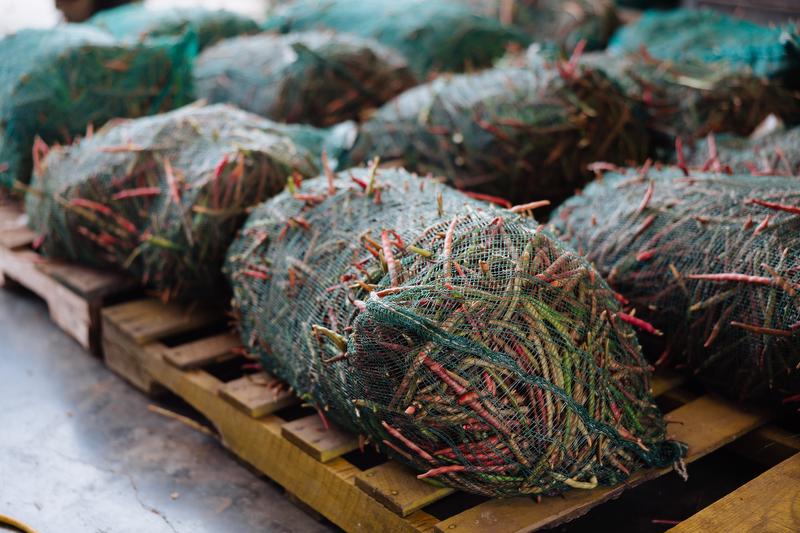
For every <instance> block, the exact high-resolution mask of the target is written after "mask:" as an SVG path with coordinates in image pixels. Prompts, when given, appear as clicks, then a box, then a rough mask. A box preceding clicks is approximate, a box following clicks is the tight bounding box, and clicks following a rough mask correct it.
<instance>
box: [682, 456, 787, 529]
mask: <svg viewBox="0 0 800 533" xmlns="http://www.w3.org/2000/svg"><path fill="white" fill-rule="evenodd" d="M729 531H742V532H744V531H752V532H754V533H755V532H759V533H760V532H762V531H768V532H770V533H784V532H785V533H796V532H797V531H800V454H796V455H794V456H792V457H790V458H789V459H786V460H785V461H784V462H782V463H780V464H779V465H777V466H775V467H773V468H770V469H769V470H767V471H766V472H764V473H763V474H761V475H760V476H758V477H757V478H755V479H753V480H752V481H750V482H748V483H746V484H744V485H743V486H741V487H739V488H738V489H736V490H735V491H733V492H731V493H730V494H728V495H727V496H725V497H723V498H722V499H720V500H719V501H717V502H715V503H713V504H711V505H709V506H708V507H706V508H705V509H703V510H702V511H700V512H699V513H697V514H695V515H694V516H692V517H690V518H689V519H688V520H685V521H683V522H681V523H680V524H678V525H677V526H675V527H674V528H672V529H670V532H671V533H701V532H702V533H728V532H729Z"/></svg>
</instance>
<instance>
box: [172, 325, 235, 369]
mask: <svg viewBox="0 0 800 533" xmlns="http://www.w3.org/2000/svg"><path fill="white" fill-rule="evenodd" d="M241 344H242V342H241V340H240V339H239V337H238V336H236V335H234V334H233V333H220V334H219V335H213V336H211V337H205V338H203V339H199V340H196V341H194V342H190V343H187V344H181V345H180V346H176V347H175V348H170V349H167V350H165V351H164V359H166V360H167V361H168V362H169V363H172V364H173V365H175V366H176V367H178V368H180V369H182V370H187V369H189V368H198V367H201V366H204V365H207V364H209V363H220V362H223V361H225V360H227V359H230V358H231V357H233V356H234V354H233V352H232V350H233V349H234V348H238V347H239V346H241Z"/></svg>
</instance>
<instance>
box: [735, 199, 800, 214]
mask: <svg viewBox="0 0 800 533" xmlns="http://www.w3.org/2000/svg"><path fill="white" fill-rule="evenodd" d="M747 203H749V204H756V205H760V206H761V207H766V208H767V209H775V210H776V211H786V212H787V213H792V214H793V215H800V207H798V206H796V205H787V204H779V203H776V202H767V201H765V200H759V199H757V198H750V199H749V200H747Z"/></svg>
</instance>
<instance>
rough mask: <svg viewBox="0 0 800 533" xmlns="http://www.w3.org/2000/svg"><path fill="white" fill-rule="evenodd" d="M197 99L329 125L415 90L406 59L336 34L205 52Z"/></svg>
mask: <svg viewBox="0 0 800 533" xmlns="http://www.w3.org/2000/svg"><path fill="white" fill-rule="evenodd" d="M194 79H195V85H196V87H197V95H198V96H199V97H200V98H205V99H207V100H208V101H210V102H228V103H232V104H235V105H237V106H238V107H240V108H242V109H246V110H248V111H252V112H253V113H258V114H259V115H263V116H265V117H267V118H271V119H274V120H280V121H284V122H304V123H309V124H314V125H318V126H330V125H333V124H337V123H339V122H342V121H345V120H351V119H359V118H360V117H361V116H364V115H365V114H366V113H368V112H369V111H370V110H372V109H374V108H376V107H380V106H381V105H382V104H383V103H384V102H386V101H387V100H390V99H391V98H393V97H394V96H396V95H397V94H399V93H401V92H403V91H404V90H406V89H408V88H410V87H412V86H414V85H416V79H415V78H414V76H413V74H411V71H409V69H408V66H407V65H406V62H405V59H403V57H402V56H400V55H399V54H397V53H396V52H394V51H392V50H391V49H388V48H385V47H383V46H382V45H380V44H378V43H377V42H375V41H372V40H371V39H363V38H360V37H356V36H353V35H346V34H335V33H333V32H300V33H292V34H290V35H272V34H260V35H250V36H244V37H237V38H234V39H227V40H224V41H222V42H220V43H217V44H216V45H214V46H212V47H211V48H208V49H206V50H205V51H204V52H203V53H202V54H200V56H199V58H198V59H197V63H196V65H195V68H194Z"/></svg>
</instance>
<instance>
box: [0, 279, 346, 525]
mask: <svg viewBox="0 0 800 533" xmlns="http://www.w3.org/2000/svg"><path fill="white" fill-rule="evenodd" d="M148 403H149V400H148V399H147V398H146V397H144V396H143V395H141V394H140V393H138V392H137V391H135V390H133V389H132V388H130V387H129V386H128V385H126V384H125V383H124V382H123V381H121V380H120V379H119V378H117V377H116V376H114V375H113V374H111V373H110V372H109V371H108V370H107V369H106V368H105V367H104V366H103V365H102V364H101V362H100V361H99V360H97V359H95V358H93V357H91V356H89V355H88V354H87V353H86V352H84V351H83V349H82V348H81V347H80V346H78V345H77V344H76V343H75V342H74V341H73V340H72V339H70V338H69V337H67V336H66V335H64V334H63V333H62V332H61V331H60V330H58V329H57V328H56V327H55V326H53V324H52V323H50V321H49V319H48V315H47V311H46V309H45V308H44V304H43V303H42V302H40V301H38V300H36V299H34V298H32V297H31V296H29V295H26V294H22V293H19V292H17V291H8V290H0V514H5V515H10V516H12V517H15V518H17V519H19V520H22V521H23V522H26V523H27V524H29V525H30V526H32V527H33V528H35V529H36V530H37V531H38V532H39V533H51V532H52V533H71V532H91V533H123V532H125V533H127V532H130V533H162V532H164V533H176V532H192V533H203V532H214V533H218V532H222V531H224V532H226V533H237V532H252V531H265V532H271V531H281V532H283V531H309V532H322V531H330V530H331V528H330V527H329V526H328V525H325V524H321V523H319V522H316V521H315V520H313V519H312V518H310V517H309V516H308V515H307V514H305V513H304V512H303V511H301V510H300V509H299V508H297V507H295V506H294V505H293V504H292V503H290V502H289V501H288V500H287V499H286V498H285V497H284V495H283V493H282V491H281V489H280V487H278V486H277V485H274V484H272V483H270V482H269V481H268V480H266V479H265V478H263V477H259V476H257V475H255V474H254V473H252V472H251V471H249V470H248V469H247V468H245V467H244V466H243V465H241V464H240V463H238V462H237V461H236V460H235V459H234V458H233V456H231V455H230V454H229V453H227V452H226V451H225V450H224V449H222V448H221V446H220V445H219V444H217V442H216V441H215V440H213V439H212V438H210V437H208V436H206V435H204V434H202V433H200V432H197V431H195V430H193V429H191V428H189V427H187V426H185V425H184V424H182V423H180V422H177V421H175V420H172V419H170V418H165V417H163V416H161V415H158V414H155V413H152V412H150V411H148V408H147V406H148ZM0 531H5V530H4V529H3V527H2V526H0Z"/></svg>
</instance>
